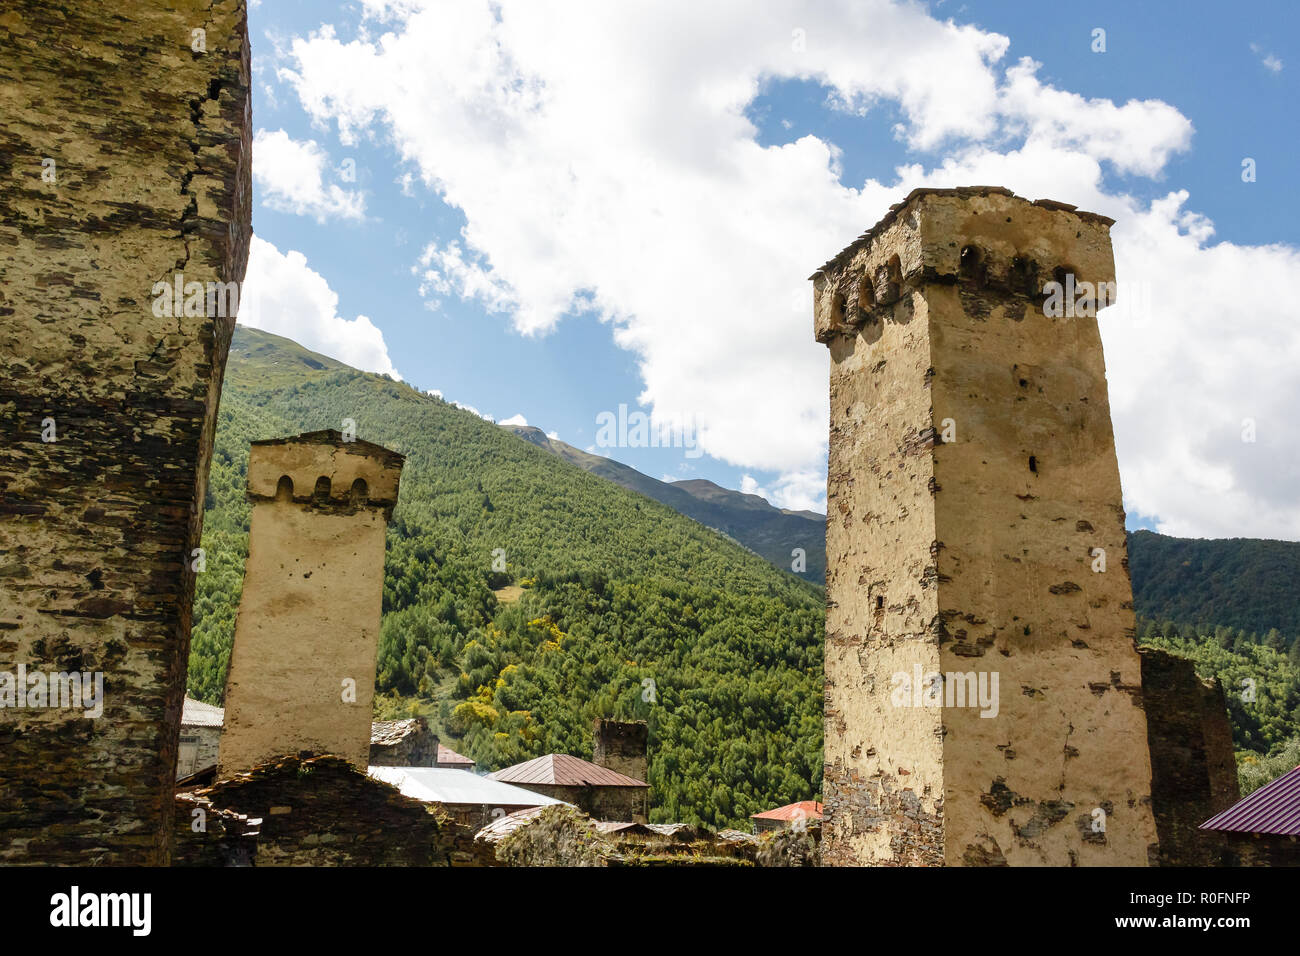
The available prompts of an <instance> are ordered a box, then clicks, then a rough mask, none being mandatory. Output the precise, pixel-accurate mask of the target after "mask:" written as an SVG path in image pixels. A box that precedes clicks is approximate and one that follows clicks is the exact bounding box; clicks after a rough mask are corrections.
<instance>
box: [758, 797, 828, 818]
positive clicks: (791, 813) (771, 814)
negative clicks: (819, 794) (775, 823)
mask: <svg viewBox="0 0 1300 956" xmlns="http://www.w3.org/2000/svg"><path fill="white" fill-rule="evenodd" d="M749 816H750V819H752V820H820V819H821V818H822V805H821V804H820V803H818V802H817V801H816V800H800V801H799V802H798V803H787V804H786V805H785V806H783V807H777V808H776V809H775V810H765V811H763V812H762V813H751V814H750V815H749Z"/></svg>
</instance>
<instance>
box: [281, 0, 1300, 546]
mask: <svg viewBox="0 0 1300 956" xmlns="http://www.w3.org/2000/svg"><path fill="white" fill-rule="evenodd" d="M366 6H367V9H368V10H370V11H371V12H372V13H373V14H374V15H375V16H376V17H377V18H378V19H377V20H376V21H372V22H371V24H370V25H369V26H370V27H374V26H375V25H376V23H379V24H382V30H383V31H385V32H382V35H377V36H375V37H373V38H372V37H371V35H370V33H365V34H363V35H362V36H361V37H360V38H359V39H357V40H354V41H351V42H343V41H341V40H340V39H339V38H338V37H337V36H336V35H335V33H334V31H333V29H332V28H328V27H327V28H324V29H322V30H321V31H320V32H319V33H317V34H315V35H313V36H312V37H310V38H306V39H303V38H299V39H297V40H295V41H294V42H293V44H292V47H291V51H290V55H289V56H290V61H291V62H290V66H291V68H285V69H282V70H281V71H280V77H281V79H282V80H285V81H287V82H288V83H289V84H290V85H291V86H292V87H293V88H294V89H296V91H297V93H298V96H299V98H300V100H301V102H302V104H303V106H304V107H305V108H306V110H307V111H308V113H309V114H310V115H311V117H312V118H313V120H315V121H317V122H322V123H328V122H330V121H334V122H336V123H337V126H338V130H339V135H340V136H341V138H342V139H343V141H344V142H345V143H348V142H352V141H355V139H356V138H357V137H358V136H360V135H363V134H365V135H374V134H376V133H380V134H386V135H388V136H390V137H391V140H392V142H393V143H394V145H395V148H396V149H397V151H398V152H399V154H400V156H401V158H402V160H403V161H404V162H405V163H406V164H407V166H408V167H409V168H410V169H412V170H414V171H416V172H417V174H418V176H419V178H420V179H421V180H422V181H423V183H424V184H425V185H426V186H427V187H429V188H432V189H434V190H436V191H437V192H438V193H439V194H440V195H441V196H442V198H443V199H444V200H445V201H446V202H447V203H448V204H449V205H451V206H453V207H456V208H458V209H459V210H461V211H462V212H463V213H464V216H465V219H466V226H465V228H464V230H463V232H462V234H461V236H460V237H459V239H453V240H451V241H447V240H446V239H445V238H444V239H442V240H440V241H436V242H433V243H430V244H429V245H428V246H427V247H426V249H425V252H424V255H423V256H422V257H421V259H420V267H421V270H422V271H419V272H418V275H419V278H420V281H421V286H422V288H421V291H422V292H423V293H424V294H426V295H459V296H464V297H466V298H470V299H474V300H476V301H478V302H480V303H481V304H482V305H483V306H484V307H485V308H487V309H489V310H493V311H498V312H503V313H508V314H509V315H510V316H511V317H512V320H513V322H514V324H515V326H516V327H517V328H518V329H519V330H520V331H521V332H523V333H527V334H534V333H541V332H545V331H547V330H549V329H550V328H552V327H553V326H554V325H555V324H556V323H557V322H558V321H560V320H561V319H562V318H563V317H564V316H565V315H566V314H569V313H572V312H577V311H582V310H591V311H593V312H595V313H596V314H597V315H599V316H600V318H601V319H602V320H603V321H606V322H608V323H610V325H611V327H612V329H613V335H614V338H615V341H616V342H617V344H619V345H620V346H622V347H623V348H626V349H628V350H631V351H633V352H634V353H635V354H636V356H637V359H638V361H639V368H640V371H641V375H642V379H643V385H644V390H643V392H642V394H641V395H640V396H639V400H640V401H641V402H642V403H644V404H646V405H648V406H650V407H651V408H652V409H653V413H654V417H655V420H656V421H659V422H668V423H678V424H681V423H687V422H696V423H698V428H699V431H698V437H699V441H700V444H701V446H702V448H703V449H704V450H705V451H707V452H708V453H710V454H712V455H714V456H716V457H718V458H720V459H722V460H724V461H727V462H730V463H733V464H736V465H738V466H740V467H743V468H752V469H756V470H763V471H770V472H775V473H776V474H777V478H776V479H775V481H773V482H772V483H771V484H772V487H773V489H774V490H773V491H772V495H771V497H772V500H774V502H776V503H780V504H781V505H782V506H784V507H791V508H799V507H809V508H814V507H815V508H818V509H820V508H821V507H823V506H824V505H823V504H822V499H821V495H822V494H823V490H821V481H822V479H821V475H822V474H824V472H823V471H822V469H823V468H824V463H825V443H826V421H827V388H826V382H827V362H828V358H827V353H826V349H825V348H824V347H823V346H821V345H818V344H816V343H815V342H813V340H812V330H811V325H812V323H811V316H810V312H811V292H810V290H809V287H808V284H807V282H806V281H805V280H806V277H807V275H808V273H809V272H811V271H812V269H813V268H815V267H816V265H817V264H818V263H820V262H821V261H823V260H824V259H825V258H827V256H828V255H830V254H832V253H834V252H836V251H838V250H839V249H840V248H841V247H842V246H844V245H845V244H846V243H847V242H848V241H850V240H851V239H852V238H853V237H854V236H856V235H857V234H858V233H860V232H861V231H862V230H863V229H864V228H865V227H867V226H869V225H870V224H872V223H873V222H875V221H876V220H877V219H878V218H879V216H880V215H881V214H883V212H884V211H885V210H886V208H887V207H888V205H889V204H890V203H892V202H896V201H897V200H898V199H899V198H901V196H903V195H904V194H905V193H906V192H907V190H908V189H910V188H912V187H914V186H918V185H944V186H949V185H956V184H971V183H997V184H1001V185H1006V186H1008V187H1010V188H1012V189H1014V190H1015V191H1016V192H1018V193H1020V194H1021V195H1027V196H1029V197H1031V198H1038V197H1050V198H1054V199H1059V200H1063V201H1067V202H1072V203H1075V204H1077V205H1079V206H1081V207H1082V208H1085V209H1092V210H1095V211H1098V212H1102V213H1106V214H1108V215H1111V216H1114V217H1115V218H1117V219H1118V220H1119V223H1118V225H1117V226H1116V228H1115V231H1114V236H1115V247H1116V258H1117V262H1118V267H1119V270H1120V273H1121V278H1123V277H1125V276H1129V277H1137V278H1141V279H1144V280H1146V281H1149V282H1151V283H1152V284H1154V285H1155V286H1156V287H1157V288H1159V289H1160V295H1159V296H1157V297H1156V299H1155V302H1154V305H1153V309H1152V314H1151V316H1150V318H1149V320H1148V322H1146V323H1145V324H1142V323H1121V322H1116V321H1113V320H1112V318H1113V317H1108V318H1104V320H1103V334H1104V336H1105V341H1106V346H1107V362H1108V366H1109V368H1110V370H1111V389H1112V394H1113V397H1114V415H1115V421H1116V431H1117V441H1118V447H1119V454H1120V463H1121V469H1122V473H1123V477H1124V480H1125V486H1126V489H1127V493H1128V498H1129V506H1130V508H1137V509H1139V510H1141V511H1143V512H1144V513H1148V514H1156V515H1159V517H1160V519H1161V522H1162V524H1161V526H1162V528H1164V529H1165V530H1170V531H1174V532H1178V533H1184V534H1222V533H1237V534H1273V535H1278V534H1282V535H1286V536H1290V537H1300V503H1297V502H1296V501H1295V500H1294V495H1293V493H1288V492H1287V491H1286V487H1285V486H1286V482H1287V481H1292V482H1294V479H1295V478H1296V473H1297V471H1298V470H1300V450H1298V449H1300V443H1297V442H1294V441H1293V442H1289V443H1288V442H1285V441H1283V440H1282V436H1283V435H1284V434H1285V429H1286V428H1287V424H1286V420H1285V419H1283V418H1280V417H1279V416H1280V415H1281V410H1282V409H1284V408H1287V407H1290V408H1296V407H1300V385H1297V383H1298V382H1300V377H1298V376H1295V375H1294V374H1291V375H1289V376H1288V375H1287V374H1285V370H1284V369H1283V368H1282V367H1280V366H1279V364H1278V363H1279V362H1282V361H1284V357H1289V360H1290V361H1291V363H1292V365H1291V367H1292V368H1294V360H1295V357H1296V356H1295V350H1296V349H1297V339H1296V335H1297V333H1296V331H1295V330H1296V329H1300V321H1297V316H1296V315H1295V307H1294V306H1293V305H1290V304H1288V303H1286V302H1284V301H1280V300H1282V299H1283V297H1282V296H1281V295H1279V294H1278V293H1277V291H1276V290H1278V289H1285V288H1289V287H1290V285H1291V284H1292V283H1293V281H1294V279H1295V277H1296V271H1295V270H1296V261H1295V255H1296V253H1295V250H1292V249H1288V248H1282V247H1272V246H1269V247H1251V246H1242V245H1231V244H1215V243H1214V242H1213V241H1212V238H1211V233H1210V230H1209V224H1208V223H1206V222H1205V221H1204V220H1201V219H1198V218H1197V217H1195V216H1191V215H1189V214H1188V213H1187V212H1186V211H1185V210H1184V207H1185V205H1186V203H1187V202H1188V201H1189V200H1188V198H1187V197H1183V198H1182V199H1177V198H1175V199H1171V200H1166V201H1161V202H1157V203H1154V204H1144V203H1141V202H1139V201H1136V200H1134V199H1132V198H1130V197H1128V196H1125V195H1115V194H1112V193H1110V192H1108V191H1107V190H1106V189H1105V188H1104V186H1105V180H1104V178H1103V173H1104V172H1106V171H1114V172H1118V173H1124V174H1129V175H1138V176H1144V177H1150V178H1159V177H1161V176H1163V175H1164V174H1165V171H1166V166H1167V164H1168V161H1169V159H1170V157H1171V156H1172V155H1174V154H1176V153H1178V152H1180V151H1184V150H1186V149H1188V148H1190V144H1191V139H1192V126H1191V124H1190V122H1188V120H1187V119H1186V118H1185V117H1184V116H1182V115H1181V114H1180V113H1179V112H1178V111H1177V110H1176V109H1175V108H1174V107H1172V106H1170V105H1168V104H1165V103H1162V102H1159V101H1154V100H1131V101H1129V102H1126V103H1123V104H1116V103H1114V102H1112V101H1110V100H1105V99H1088V98H1085V97H1083V96H1080V95H1078V94H1075V93H1073V92H1070V91H1066V90H1059V89H1056V88H1054V87H1052V86H1051V85H1049V84H1047V83H1046V82H1044V81H1043V80H1042V79H1040V78H1039V75H1038V72H1039V66H1038V64H1036V63H1034V62H1033V61H1031V60H1028V59H1024V58H1022V59H1018V60H1016V61H1014V62H1009V63H1007V62H1004V59H1005V58H1006V54H1007V51H1008V49H1009V46H1010V41H1009V40H1008V38H1006V37H1004V36H1001V35H998V34H995V33H989V32H986V31H982V30H980V29H978V28H975V27H971V26H956V25H954V24H952V23H951V22H941V21H938V20H935V19H933V18H932V17H930V16H929V15H928V13H927V12H926V11H925V9H924V8H923V7H921V6H919V5H915V4H910V3H887V2H884V0H836V2H825V3H818V4H808V3H797V2H793V0H787V2H772V3H765V4H762V5H753V4H745V3H741V2H739V0H735V2H731V3H725V2H721V0H719V2H717V3H710V4H701V3H698V2H697V0H676V2H667V0H665V2H657V3H654V4H631V3H620V4H610V3H587V4H584V3H579V2H571V0H566V2H563V3H547V2H539V0H504V2H502V3H500V4H490V3H488V2H486V0H483V2H477V3H473V2H469V0H456V2H447V3H435V2H428V3H417V2H414V0H402V2H401V3H399V4H389V3H384V2H383V0H367V2H366ZM796 30H799V31H802V34H801V35H802V37H803V38H804V40H805V43H804V48H803V49H802V51H801V50H800V49H798V46H799V44H797V43H794V42H792V36H793V35H794V31H796ZM1279 65H1280V64H1279ZM772 78H784V79H803V80H811V81H815V82H818V83H821V84H823V85H824V86H826V87H827V88H828V90H829V92H830V94H831V102H832V105H833V106H834V107H835V108H837V109H841V110H846V111H850V112H855V113H861V112H864V111H865V112H869V111H871V110H873V109H875V108H876V107H877V106H878V105H880V104H881V103H883V102H885V101H889V102H891V103H893V104H896V105H897V108H898V112H899V115H900V116H901V117H902V122H901V123H900V124H899V126H898V128H897V129H896V135H897V136H898V137H899V138H900V139H901V140H902V141H903V142H904V143H905V144H906V145H907V146H908V147H910V148H911V149H912V150H914V151H919V154H918V161H917V162H916V163H914V164H911V165H908V166H905V167H903V168H900V169H898V170H896V171H895V176H894V177H892V178H891V179H890V181H888V182H882V181H877V180H875V179H871V180H868V181H867V182H865V183H863V184H862V185H861V187H859V188H852V187H846V186H845V185H843V184H842V183H841V182H840V168H841V167H840V162H841V157H840V153H839V149H838V147H836V146H835V145H834V144H831V143H828V142H825V141H822V140H820V139H818V138H816V137H813V136H804V137H802V138H799V139H797V140H795V141H793V142H789V143H785V144H781V145H774V146H770V147H762V146H760V145H758V143H757V141H756V130H755V128H754V127H753V125H752V124H751V123H750V121H749V120H748V119H747V118H746V115H745V109H746V107H747V106H748V105H749V104H750V103H751V102H752V101H753V100H754V98H755V97H756V96H757V95H758V94H759V92H760V91H761V88H762V84H763V83H764V82H766V81H768V80H770V79H772ZM939 148H942V150H943V152H942V156H944V157H946V158H944V159H943V160H942V161H940V162H938V163H937V165H934V164H935V162H936V161H935V159H934V157H935V156H936V155H938V154H937V153H936V152H935V151H936V150H938V149H939ZM927 164H930V165H927ZM1261 275H1267V276H1270V277H1273V278H1275V279H1276V280H1277V281H1276V282H1275V283H1273V284H1272V285H1267V284H1265V283H1263V282H1261V281H1260V280H1259V278H1258V277H1259V276H1261ZM1245 276H1250V277H1251V278H1250V279H1249V281H1247V280H1245V279H1244V278H1243V277H1245ZM1190 277H1195V278H1190ZM1288 277H1289V278H1290V280H1292V281H1291V282H1287V281H1284V279H1285V278H1288ZM1211 287H1212V288H1213V289H1214V291H1213V293H1210V292H1209V291H1208V289H1209V288H1211ZM1263 296H1268V300H1267V301H1265V300H1263V299H1262V297H1263ZM1191 330H1196V334H1189V333H1190V332H1191ZM1212 330H1213V331H1212ZM1243 406H1248V407H1246V408H1245V410H1239V409H1240V408H1241V407H1243ZM1188 409H1198V410H1202V411H1205V412H1206V413H1207V414H1208V412H1209V411H1211V410H1213V411H1214V413H1215V414H1214V415H1213V416H1210V417H1205V416H1204V415H1200V414H1198V415H1196V416H1190V415H1187V414H1186V412H1187V410H1188ZM1252 411H1253V413H1254V414H1255V415H1256V417H1257V418H1258V419H1259V422H1260V426H1259V435H1260V438H1259V441H1258V442H1257V443H1256V444H1255V445H1254V446H1243V443H1241V442H1237V443H1236V444H1235V445H1234V444H1230V443H1226V442H1224V441H1222V440H1221V437H1222V435H1221V433H1222V429H1223V428H1226V423H1227V422H1228V421H1229V420H1230V418H1231V417H1232V416H1238V417H1246V416H1247V415H1249V414H1251V412H1252ZM1270 428H1272V429H1275V431H1274V432H1273V433H1272V434H1273V435H1274V436H1275V437H1274V439H1266V437H1265V436H1266V435H1268V434H1270V433H1269V429H1270ZM1268 440H1273V441H1275V442H1276V444H1273V445H1268V444H1267V443H1266V442H1267V441H1268ZM1265 449H1267V452H1268V460H1267V461H1264V462H1261V460H1260V459H1261V458H1264V457H1265V456H1263V455H1258V452H1260V451H1263V450H1265ZM1252 455H1256V456H1257V457H1255V458H1252V457H1251V456H1252Z"/></svg>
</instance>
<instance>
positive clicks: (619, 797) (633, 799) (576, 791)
mask: <svg viewBox="0 0 1300 956" xmlns="http://www.w3.org/2000/svg"><path fill="white" fill-rule="evenodd" d="M513 786H516V787H522V788H523V789H525V790H531V791H533V793H540V794H542V795H543V796H547V797H554V798H555V799H557V800H563V801H564V802H565V803H571V804H573V805H574V806H575V807H577V808H578V809H579V810H581V811H582V812H583V813H585V814H587V815H588V816H590V817H592V818H593V819H596V820H614V821H619V822H630V823H645V822H646V821H647V819H648V816H647V813H648V807H647V805H646V804H647V797H648V795H647V792H646V788H644V787H561V786H555V785H552V784H544V783H516V784H513Z"/></svg>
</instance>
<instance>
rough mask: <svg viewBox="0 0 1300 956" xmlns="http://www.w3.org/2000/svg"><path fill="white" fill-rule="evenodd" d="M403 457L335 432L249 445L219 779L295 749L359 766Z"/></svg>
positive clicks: (365, 754) (366, 751)
mask: <svg viewBox="0 0 1300 956" xmlns="http://www.w3.org/2000/svg"><path fill="white" fill-rule="evenodd" d="M403 460H404V459H403V458H402V456H401V455H399V454H397V453H396V452H392V451H389V450H388V449H386V448H382V447H380V446H379V445H375V444H372V443H370V442H366V441H360V440H347V439H345V437H344V436H343V435H342V434H341V433H340V432H337V431H328V430H327V431H320V432H309V433H307V434H305V435H299V436H298V437H296V438H281V439H274V440H270V441H259V442H253V443H252V449H251V451H250V454H249V463H248V497H249V499H250V500H251V501H252V503H253V507H252V515H251V517H250V519H249V535H248V560H247V562H246V563H245V565H244V589H243V594H242V596H241V597H240V601H239V615H238V617H237V618H236V620H235V641H234V646H233V648H232V649H231V652H230V669H229V672H228V674H227V678H226V697H225V705H226V706H225V710H226V725H225V731H224V733H223V735H222V739H221V756H220V758H219V762H218V768H219V769H218V776H220V777H228V776H230V775H231V774H234V773H238V772H241V771H244V770H249V769H251V768H253V767H255V766H257V765H259V764H262V763H265V762H267V761H269V760H273V759H275V758H276V757H279V756H281V755H284V754H293V753H302V752H308V753H318V754H320V753H330V754H338V755H339V756H341V757H344V758H345V759H347V760H350V761H351V762H352V763H353V764H354V765H355V766H357V767H360V768H361V769H362V770H364V769H365V768H366V766H367V762H368V760H369V756H370V723H371V713H372V703H373V701H374V694H375V657H376V654H377V653H378V650H379V620H380V612H381V610H382V604H383V591H384V533H385V528H386V526H387V522H388V519H389V518H390V517H391V516H392V512H393V507H394V506H395V505H396V504H397V494H398V484H399V480H400V477H401V471H402V462H403Z"/></svg>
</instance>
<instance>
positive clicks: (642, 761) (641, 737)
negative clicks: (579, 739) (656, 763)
mask: <svg viewBox="0 0 1300 956" xmlns="http://www.w3.org/2000/svg"><path fill="white" fill-rule="evenodd" d="M591 749H592V756H591V762H592V763H594V764H596V765H598V766H601V767H608V768H609V769H610V770H613V771H615V772H616V773H621V774H623V775H624V776H626V777H631V778H632V779H633V780H641V781H643V782H644V781H648V780H649V779H650V778H649V777H648V776H647V773H648V770H649V753H650V725H649V724H647V723H646V722H645V721H644V720H628V721H624V720H608V719H606V718H604V717H597V718H596V720H595V722H594V723H593V725H592V748H591Z"/></svg>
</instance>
